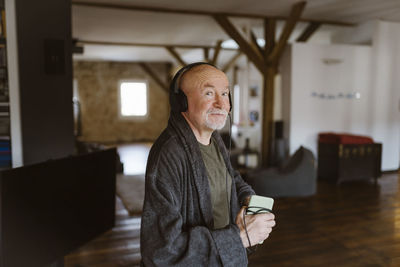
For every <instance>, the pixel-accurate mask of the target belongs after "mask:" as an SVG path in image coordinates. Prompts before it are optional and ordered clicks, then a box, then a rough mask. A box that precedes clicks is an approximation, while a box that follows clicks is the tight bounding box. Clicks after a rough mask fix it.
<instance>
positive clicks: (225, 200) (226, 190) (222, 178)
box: [199, 138, 232, 229]
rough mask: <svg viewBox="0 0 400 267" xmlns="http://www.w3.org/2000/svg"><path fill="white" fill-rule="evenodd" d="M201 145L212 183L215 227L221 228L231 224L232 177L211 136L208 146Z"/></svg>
mask: <svg viewBox="0 0 400 267" xmlns="http://www.w3.org/2000/svg"><path fill="white" fill-rule="evenodd" d="M199 145H200V151H201V155H202V157H203V161H204V164H205V165H206V169H207V176H208V183H209V185H210V191H211V204H212V210H213V217H214V229H220V228H223V227H225V226H226V225H228V224H229V203H230V200H231V185H232V178H231V176H230V175H229V172H228V170H227V169H226V165H225V161H224V158H223V157H222V155H221V153H220V151H219V148H218V145H217V143H216V142H215V141H214V140H213V139H212V138H211V142H210V144H209V145H208V146H205V145H203V144H201V143H199Z"/></svg>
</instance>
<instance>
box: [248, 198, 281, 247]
mask: <svg viewBox="0 0 400 267" xmlns="http://www.w3.org/2000/svg"><path fill="white" fill-rule="evenodd" d="M273 206H274V199H273V198H270V197H263V196H257V195H252V196H251V197H250V201H249V205H248V207H247V209H246V214H247V215H251V214H260V213H267V212H272V207H273ZM263 242H264V241H261V242H260V243H259V244H262V243H263Z"/></svg>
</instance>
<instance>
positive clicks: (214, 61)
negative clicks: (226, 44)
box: [211, 40, 222, 65]
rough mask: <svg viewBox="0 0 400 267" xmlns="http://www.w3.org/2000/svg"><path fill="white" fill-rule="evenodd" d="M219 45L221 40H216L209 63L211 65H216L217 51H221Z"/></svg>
mask: <svg viewBox="0 0 400 267" xmlns="http://www.w3.org/2000/svg"><path fill="white" fill-rule="evenodd" d="M221 45H222V40H218V42H217V44H216V45H215V49H214V55H213V59H212V61H211V64H213V65H217V60H218V56H219V52H220V51H221Z"/></svg>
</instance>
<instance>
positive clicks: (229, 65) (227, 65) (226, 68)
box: [222, 51, 242, 72]
mask: <svg viewBox="0 0 400 267" xmlns="http://www.w3.org/2000/svg"><path fill="white" fill-rule="evenodd" d="M241 55H242V51H238V52H237V53H236V54H235V55H234V56H233V57H232V58H231V59H230V60H229V61H228V62H227V63H226V64H225V65H224V66H223V67H222V71H223V72H227V71H228V70H229V69H230V68H231V67H233V65H235V63H236V61H237V60H238V59H239V57H240V56H241Z"/></svg>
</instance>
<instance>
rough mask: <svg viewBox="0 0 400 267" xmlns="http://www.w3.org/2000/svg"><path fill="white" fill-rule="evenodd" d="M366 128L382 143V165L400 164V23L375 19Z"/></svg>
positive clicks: (397, 165)
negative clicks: (369, 115)
mask: <svg viewBox="0 0 400 267" xmlns="http://www.w3.org/2000/svg"><path fill="white" fill-rule="evenodd" d="M372 42H373V56H372V64H373V76H372V86H373V88H372V91H371V98H370V99H371V107H372V109H373V115H374V116H373V117H372V118H371V120H370V121H369V128H370V130H371V133H372V135H373V136H374V138H375V139H376V140H377V141H379V142H382V143H383V165H382V168H383V169H396V168H398V167H399V156H400V23H389V22H376V25H375V31H374V36H373V40H372Z"/></svg>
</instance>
